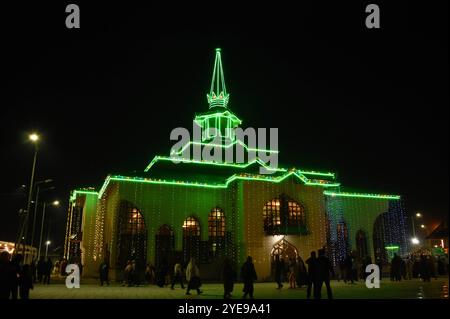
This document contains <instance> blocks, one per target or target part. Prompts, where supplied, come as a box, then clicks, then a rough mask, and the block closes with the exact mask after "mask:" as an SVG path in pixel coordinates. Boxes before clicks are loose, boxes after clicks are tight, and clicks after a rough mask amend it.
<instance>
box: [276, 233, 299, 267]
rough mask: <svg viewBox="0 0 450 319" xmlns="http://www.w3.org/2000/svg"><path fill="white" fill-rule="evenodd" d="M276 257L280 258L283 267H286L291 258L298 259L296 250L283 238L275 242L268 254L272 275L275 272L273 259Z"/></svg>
mask: <svg viewBox="0 0 450 319" xmlns="http://www.w3.org/2000/svg"><path fill="white" fill-rule="evenodd" d="M277 255H278V256H280V260H283V261H284V263H285V267H287V266H288V263H289V260H290V259H291V258H292V259H294V260H295V259H296V258H297V257H298V250H297V248H296V247H295V246H294V245H292V244H291V243H290V242H288V241H287V240H286V239H284V238H283V239H281V240H280V241H278V242H276V243H275V244H274V245H273V247H272V251H271V252H270V261H271V270H272V274H273V273H274V271H275V258H276V256H277Z"/></svg>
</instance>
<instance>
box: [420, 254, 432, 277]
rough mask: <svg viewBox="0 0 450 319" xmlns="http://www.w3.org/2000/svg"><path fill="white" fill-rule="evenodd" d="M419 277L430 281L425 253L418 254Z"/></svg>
mask: <svg viewBox="0 0 450 319" xmlns="http://www.w3.org/2000/svg"><path fill="white" fill-rule="evenodd" d="M420 278H422V280H423V281H430V279H431V272H430V267H429V263H428V260H427V257H426V256H425V255H421V256H420Z"/></svg>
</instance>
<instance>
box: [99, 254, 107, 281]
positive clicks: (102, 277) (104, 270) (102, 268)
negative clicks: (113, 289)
mask: <svg viewBox="0 0 450 319" xmlns="http://www.w3.org/2000/svg"><path fill="white" fill-rule="evenodd" d="M98 271H99V273H100V286H103V283H106V285H107V286H109V264H108V262H107V261H106V260H103V262H102V263H101V264H100V267H99V270H98Z"/></svg>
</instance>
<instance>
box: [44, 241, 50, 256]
mask: <svg viewBox="0 0 450 319" xmlns="http://www.w3.org/2000/svg"><path fill="white" fill-rule="evenodd" d="M50 244H51V242H50V240H47V241H46V242H45V259H47V256H48V245H50Z"/></svg>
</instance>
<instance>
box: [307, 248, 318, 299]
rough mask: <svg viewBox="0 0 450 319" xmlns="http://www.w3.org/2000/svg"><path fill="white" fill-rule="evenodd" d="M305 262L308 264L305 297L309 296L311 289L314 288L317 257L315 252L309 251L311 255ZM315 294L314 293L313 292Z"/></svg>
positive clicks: (308, 297)
mask: <svg viewBox="0 0 450 319" xmlns="http://www.w3.org/2000/svg"><path fill="white" fill-rule="evenodd" d="M306 264H307V265H308V288H307V289H306V298H307V299H310V298H311V289H312V288H313V289H314V291H315V290H316V289H317V288H316V279H317V278H316V277H317V257H316V252H315V251H312V252H311V257H309V258H308V259H307V260H306ZM314 295H315V294H314Z"/></svg>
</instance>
